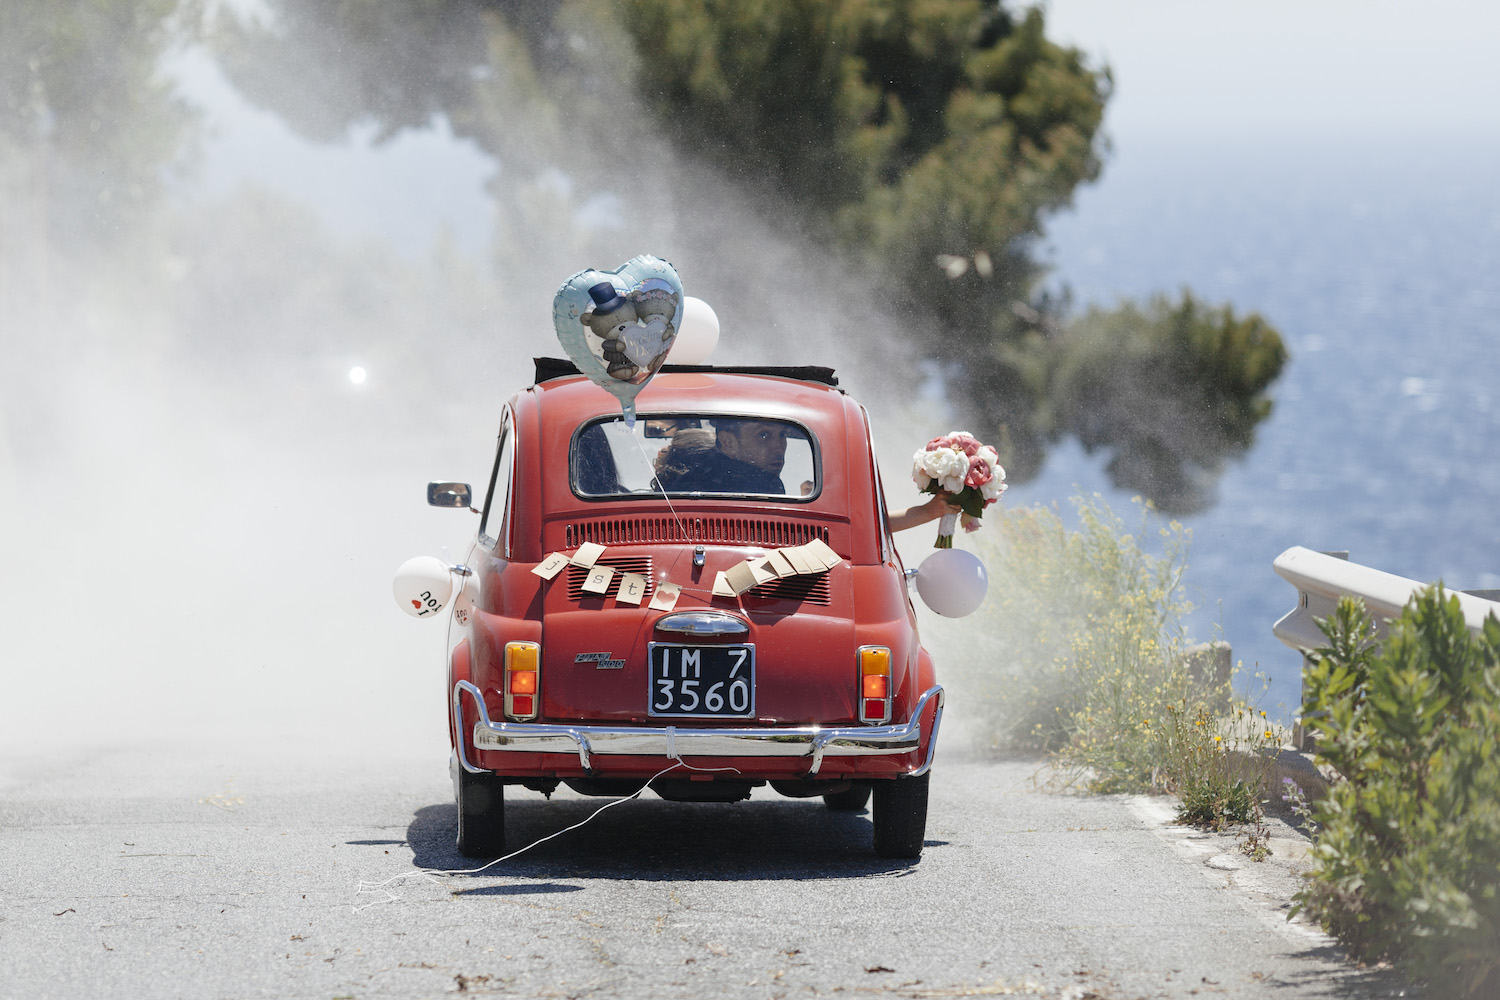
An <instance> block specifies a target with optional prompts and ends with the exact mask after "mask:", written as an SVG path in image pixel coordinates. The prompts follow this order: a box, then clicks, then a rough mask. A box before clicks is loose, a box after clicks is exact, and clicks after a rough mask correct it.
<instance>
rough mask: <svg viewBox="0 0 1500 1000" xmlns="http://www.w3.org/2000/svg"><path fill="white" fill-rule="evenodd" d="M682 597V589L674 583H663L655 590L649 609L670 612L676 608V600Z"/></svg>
mask: <svg viewBox="0 0 1500 1000" xmlns="http://www.w3.org/2000/svg"><path fill="white" fill-rule="evenodd" d="M681 595H682V588H681V587H679V586H677V584H675V583H664V584H662V585H661V586H659V587H657V588H656V593H655V595H653V596H652V598H651V604H650V605H649V607H650V608H651V610H652V611H671V610H672V609H673V608H675V607H677V598H678V597H680V596H681Z"/></svg>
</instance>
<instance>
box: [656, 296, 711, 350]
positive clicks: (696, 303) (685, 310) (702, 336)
mask: <svg viewBox="0 0 1500 1000" xmlns="http://www.w3.org/2000/svg"><path fill="white" fill-rule="evenodd" d="M718 346H719V316H718V314H717V313H715V312H714V309H713V306H711V305H709V304H708V303H707V302H704V301H703V300H702V299H695V298H693V297H692V296H691V295H684V296H683V298H682V325H681V326H680V327H679V328H678V330H677V339H676V340H674V341H673V342H672V349H671V351H669V352H668V353H667V364H670V365H701V364H705V363H707V361H708V356H709V355H710V354H712V353H713V352H714V348H715V347H718Z"/></svg>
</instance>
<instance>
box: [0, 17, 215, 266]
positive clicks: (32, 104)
mask: <svg viewBox="0 0 1500 1000" xmlns="http://www.w3.org/2000/svg"><path fill="white" fill-rule="evenodd" d="M194 24H195V7H194V6H193V4H191V3H188V4H179V2H178V0H8V2H7V3H5V4H4V5H0V168H3V170H4V180H5V182H6V187H7V188H8V190H7V191H6V192H5V197H4V198H3V199H0V211H4V212H5V214H6V216H8V218H3V219H0V239H3V238H4V235H3V234H4V233H5V232H8V233H9V234H10V235H12V236H14V237H17V238H18V239H20V241H21V242H24V243H25V244H27V245H26V246H24V247H21V248H17V247H11V248H9V249H10V250H11V251H16V250H17V249H23V250H24V251H25V252H26V253H27V254H28V255H29V256H32V257H35V256H36V255H38V254H39V253H40V254H45V253H46V248H47V247H49V246H55V247H57V248H58V249H71V250H82V249H85V248H89V247H92V246H97V245H99V244H100V242H101V241H103V242H106V243H107V242H111V241H113V240H114V239H117V238H122V237H124V236H126V235H128V233H129V231H130V229H131V227H132V226H133V225H135V224H138V223H140V222H141V221H142V220H143V219H144V218H145V217H146V216H148V215H149V213H150V212H151V211H152V210H154V209H155V208H156V207H157V205H158V204H159V198H160V196H161V193H162V190H163V186H164V184H165V183H166V181H167V179H168V173H169V170H170V168H171V166H172V164H173V163H174V162H176V161H177V160H178V159H179V158H180V157H181V156H182V155H183V153H184V152H185V151H186V150H187V149H188V148H189V144H190V141H191V137H192V134H191V124H192V116H191V114H190V113H189V111H188V110H187V108H186V107H185V106H184V105H183V104H182V102H181V101H180V100H179V99H177V97H176V96H175V95H174V94H173V92H172V90H171V86H170V84H169V83H168V81H167V80H166V79H165V78H164V76H163V74H162V71H161V64H162V59H163V57H164V55H165V54H166V52H167V51H168V49H169V47H170V46H171V45H172V44H173V43H174V42H175V41H177V40H179V39H180V38H182V37H184V35H186V34H188V33H190V32H191V30H192V27H193V25H194Z"/></svg>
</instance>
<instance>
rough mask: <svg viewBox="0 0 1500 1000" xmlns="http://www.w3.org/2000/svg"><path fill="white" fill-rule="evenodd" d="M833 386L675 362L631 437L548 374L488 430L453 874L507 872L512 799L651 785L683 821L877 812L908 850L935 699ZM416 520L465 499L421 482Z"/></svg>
mask: <svg viewBox="0 0 1500 1000" xmlns="http://www.w3.org/2000/svg"><path fill="white" fill-rule="evenodd" d="M837 385H838V383H837V379H836V378H834V376H833V373H832V371H830V370H828V369H822V368H753V369H752V368H738V369H730V368H708V367H702V368H692V369H688V368H676V367H672V366H668V367H667V368H665V369H663V371H662V372H661V373H660V374H658V375H657V376H656V378H655V380H654V381H653V382H652V383H651V385H650V386H649V387H648V388H647V389H646V390H645V391H644V392H642V393H641V395H640V397H639V398H638V400H637V408H638V410H639V417H638V419H637V420H636V421H635V422H634V425H633V426H627V424H626V422H625V419H624V417H623V415H622V414H621V411H620V407H619V405H618V403H617V402H616V401H615V400H614V399H613V398H612V397H611V396H609V395H608V394H606V393H604V392H602V391H600V389H599V388H598V387H597V386H595V385H593V384H592V383H590V382H589V381H588V380H587V379H585V378H583V377H582V376H580V375H578V374H577V373H576V369H573V368H572V366H571V365H568V364H567V363H566V362H552V361H547V360H543V361H539V362H538V375H537V383H536V384H535V385H533V386H531V387H530V388H528V389H526V390H524V391H522V392H520V393H517V394H516V395H515V396H514V397H513V398H512V399H511V400H510V401H509V402H508V403H507V404H506V406H505V410H504V413H503V415H502V417H501V422H500V436H499V444H498V447H497V450H496V455H495V462H494V468H493V471H492V473H491V476H490V482H489V484H488V486H487V488H486V489H485V492H484V496H483V504H482V518H481V520H480V524H479V533H478V538H477V540H476V544H475V546H474V550H473V555H472V556H471V557H470V559H469V562H470V566H469V569H470V572H471V576H470V577H469V583H468V589H469V592H470V593H471V594H472V606H471V607H468V608H466V610H465V611H464V612H462V613H460V614H458V615H456V616H455V621H456V623H457V624H458V625H459V626H460V627H461V628H462V630H463V636H462V638H461V640H460V641H459V642H458V643H457V644H456V645H455V646H454V647H453V652H452V654H451V657H450V662H449V675H448V691H449V696H450V699H451V712H450V736H451V738H452V741H453V751H454V752H453V758H452V769H453V774H454V789H455V795H456V797H457V801H458V846H459V850H460V851H461V852H462V853H463V854H464V855H466V856H469V857H492V856H496V855H498V854H500V853H502V852H503V850H504V847H505V796H504V789H505V787H506V786H507V785H509V786H521V787H524V788H528V789H532V790H535V791H541V792H546V793H550V792H551V791H552V790H553V789H555V788H556V787H557V785H558V783H559V782H562V783H565V784H566V785H568V786H569V787H570V788H573V789H575V790H576V791H579V792H582V793H585V794H592V795H619V794H630V793H631V792H634V791H636V790H638V789H640V788H641V786H642V785H643V784H644V783H645V782H647V781H648V780H649V781H651V788H652V790H653V791H655V792H656V793H657V794H658V795H660V796H662V797H663V798H666V799H670V800H674V801H707V802H727V801H735V800H739V799H744V798H748V797H749V796H750V792H751V789H752V788H755V787H758V786H764V785H766V784H767V783H769V784H770V786H771V787H772V788H773V789H775V790H776V791H777V792H779V793H781V794H783V795H788V796H796V797H809V796H822V798H823V800H824V802H825V803H827V805H828V807H829V808H832V809H845V810H858V809H862V808H863V807H864V806H865V803H866V802H867V801H868V800H869V799H870V797H871V794H872V792H873V797H874V807H873V827H874V848H875V851H876V853H877V854H880V855H882V856H886V857H899V858H914V857H917V856H918V855H920V854H921V852H922V844H923V836H924V831H925V828H926V822H927V787H928V779H929V777H930V768H931V766H932V759H933V751H934V748H935V744H936V737H937V732H938V725H939V723H940V721H941V719H942V710H943V689H942V688H941V687H940V686H939V685H938V684H937V682H936V679H935V676H934V671H933V664H932V659H931V657H930V656H929V655H928V653H927V651H926V650H924V649H923V648H922V646H921V643H920V641H919V639H918V635H917V624H916V619H915V616H914V614H913V611H912V604H911V599H910V597H909V596H908V594H907V579H906V573H905V571H904V569H903V567H902V565H901V561H900V559H899V557H898V556H897V554H896V550H895V547H894V546H893V545H892V544H891V538H890V535H889V532H888V530H887V528H886V519H885V502H884V498H883V496H882V493H881V489H880V483H879V479H878V477H877V473H876V466H875V458H874V454H873V452H872V448H871V443H870V425H869V419H868V416H867V414H866V413H865V410H864V408H863V407H862V406H860V405H859V404H858V403H856V402H855V401H854V400H853V399H851V398H850V397H849V396H848V395H847V394H846V393H845V392H843V391H842V390H841V389H839V388H838V387H837ZM429 502H432V503H434V504H436V505H440V506H468V505H469V488H468V487H467V486H465V485H464V484H439V483H434V484H432V485H431V486H430V487H429ZM669 768H670V770H668V769H669ZM663 771H666V773H665V774H661V772H663ZM653 778H654V780H653Z"/></svg>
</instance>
